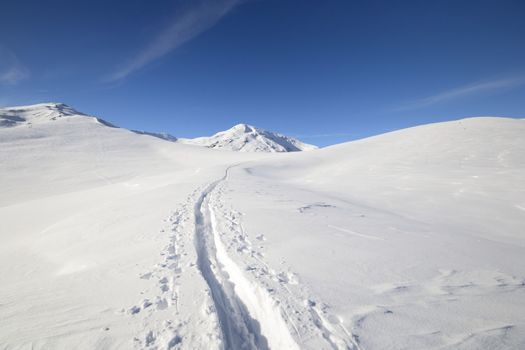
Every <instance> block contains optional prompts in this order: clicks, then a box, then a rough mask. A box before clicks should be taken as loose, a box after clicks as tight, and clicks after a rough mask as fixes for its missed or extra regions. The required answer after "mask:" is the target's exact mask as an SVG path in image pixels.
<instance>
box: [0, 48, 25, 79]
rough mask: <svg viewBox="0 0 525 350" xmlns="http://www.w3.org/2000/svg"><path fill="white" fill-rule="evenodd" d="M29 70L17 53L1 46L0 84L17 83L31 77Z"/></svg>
mask: <svg viewBox="0 0 525 350" xmlns="http://www.w3.org/2000/svg"><path fill="white" fill-rule="evenodd" d="M29 75H30V74H29V70H28V69H27V68H26V67H25V66H24V65H23V64H22V63H21V62H20V60H19V59H18V57H17V56H16V55H15V53H14V52H13V51H11V50H9V49H8V48H6V47H2V46H0V84H2V85H15V84H17V83H19V82H20V81H22V80H25V79H27V78H29Z"/></svg>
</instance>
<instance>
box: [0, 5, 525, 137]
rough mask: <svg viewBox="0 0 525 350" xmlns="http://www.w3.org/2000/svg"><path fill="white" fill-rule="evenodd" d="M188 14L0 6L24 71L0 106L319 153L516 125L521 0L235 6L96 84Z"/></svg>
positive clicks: (0, 25)
mask: <svg viewBox="0 0 525 350" xmlns="http://www.w3.org/2000/svg"><path fill="white" fill-rule="evenodd" d="M211 1H213V0H211ZM201 2H202V3H205V2H206V0H202V1H201ZM191 6H193V5H192V2H191V1H189V0H171V1H167V0H156V1H146V0H134V1H100V0H91V1H83V0H82V1H80V0H79V1H58V0H50V1H36V0H34V1H28V0H26V1H24V0H19V1H3V2H2V3H1V4H0V13H2V21H0V48H2V50H3V52H4V53H3V54H1V55H0V60H2V59H3V60H4V61H5V62H4V63H3V65H2V64H0V69H8V68H9V65H13V64H16V65H18V66H19V67H23V69H24V70H25V72H26V76H25V77H24V78H23V79H22V78H21V79H20V81H4V82H3V83H2V82H1V81H0V105H18V104H30V103H37V102H47V101H56V102H64V103H67V104H69V105H71V106H73V107H75V108H76V109H78V110H80V111H82V112H85V113H89V114H94V115H97V116H100V117H102V118H104V119H106V120H109V121H111V122H112V123H115V124H117V125H119V126H122V127H126V128H130V129H140V130H148V131H165V132H169V133H171V134H173V135H175V136H179V137H195V136H203V135H210V134H213V133H214V132H217V131H219V130H224V129H227V128H229V127H231V126H232V125H234V124H236V123H240V122H245V123H249V124H253V125H256V126H259V127H262V128H265V129H268V130H274V131H279V132H282V133H285V134H288V135H291V136H299V137H300V138H301V139H303V140H304V141H306V142H310V143H314V144H318V145H327V144H333V143H338V142H342V141H346V140H351V139H356V138H361V137H365V136H369V135H374V134H378V133H382V132H385V131H388V130H393V129H398V128H403V127H408V126H412V125H417V124H424V123H428V122H436V121H443V120H451V119H458V118H461V117H466V116H475V115H498V116H513V117H521V118H523V117H525V109H524V107H525V1H511V0H494V1H486V0H476V1H466V0H465V1H463V0H453V1H448V0H438V1H391V0H389V1H350V0H323V1H321V0H258V1H255V0H254V1H244V2H243V3H242V4H239V5H238V6H236V7H235V8H234V9H233V10H232V11H230V12H229V13H228V14H227V15H225V16H224V17H222V18H221V19H220V20H219V21H218V22H217V23H216V24H215V25H213V26H211V27H210V28H209V29H207V30H205V31H203V32H202V33H200V34H199V35H197V36H196V37H195V38H194V39H192V40H190V41H188V42H186V43H185V44H183V45H181V46H180V47H178V48H176V49H174V50H172V51H171V52H169V53H168V54H166V55H164V56H162V57H160V58H159V59H157V60H153V61H152V62H150V63H149V64H147V65H145V66H144V67H142V68H141V69H138V70H136V71H134V72H132V73H131V74H129V75H128V76H127V77H125V78H123V79H118V80H116V81H108V76H111V74H113V73H114V72H115V71H116V70H118V69H119V67H122V66H123V65H124V64H125V63H126V62H128V61H129V60H130V59H131V58H132V57H134V56H135V55H137V54H138V53H139V52H141V50H143V49H144V48H145V47H147V46H148V44H149V43H151V41H152V40H154V39H155V38H156V37H157V36H158V35H159V33H162V31H163V30H165V28H166V27H168V26H170V24H172V22H173V21H174V20H176V18H177V14H178V13H180V12H181V11H183V10H184V9H188V8H190V7H191ZM5 52H9V54H6V53H5ZM7 56H9V57H7ZM13 57H14V58H13ZM7 61H9V62H7ZM0 63H1V62H0ZM2 67H3V68H2ZM6 67H7V68H6ZM20 69H22V68H20ZM0 74H2V71H1V70H0ZM0 79H1V77H0ZM436 96H437V97H436Z"/></svg>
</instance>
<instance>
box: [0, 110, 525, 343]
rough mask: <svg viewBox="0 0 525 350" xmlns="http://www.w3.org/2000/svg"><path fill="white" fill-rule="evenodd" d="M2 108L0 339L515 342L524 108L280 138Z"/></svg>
mask: <svg viewBox="0 0 525 350" xmlns="http://www.w3.org/2000/svg"><path fill="white" fill-rule="evenodd" d="M0 116H1V119H0V120H1V121H2V125H3V126H4V127H0V243H1V244H0V348H6V349H25V348H29V349H32V348H33V349H73V348H74V349H98V348H105V349H154V348H157V349H214V350H219V349H225V348H226V349H237V348H243V349H250V350H253V349H306V350H309V349H316V350H317V349H330V350H333V349H351V350H359V349H369V350H379V349H381V350H382V349H393V350H397V349H496V348H497V349H505V350H507V349H509V350H510V349H523V348H525V322H524V319H523V314H524V313H525V272H524V271H525V260H524V259H523V256H525V237H524V235H523V232H525V199H524V196H523V194H524V193H525V182H524V181H523V179H524V178H525V156H524V155H525V138H524V137H523V135H524V134H525V120H517V119H511V118H468V119H463V120H458V121H453V122H446V123H436V124H430V125H423V126H418V127H414V128H410V129H404V130H399V131H396V132H391V133H387V134H383V135H379V136H375V137H371V138H367V139H363V140H359V141H354V142H348V143H344V144H340V145H336V146H332V147H327V148H324V149H321V150H319V151H316V152H292V153H285V154H274V153H259V152H218V151H215V150H210V149H208V148H206V147H196V146H193V145H186V144H183V143H181V142H166V141H164V140H161V139H159V138H157V137H150V136H148V135H139V134H137V133H133V132H130V131H129V130H126V129H122V128H115V127H107V126H106V124H105V123H102V122H100V120H99V119H96V118H94V117H89V116H86V115H84V114H81V113H78V112H76V111H74V110H71V109H70V108H69V107H67V106H63V105H60V104H44V105H39V106H26V107H16V108H5V109H2V110H0Z"/></svg>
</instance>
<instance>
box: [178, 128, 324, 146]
mask: <svg viewBox="0 0 525 350" xmlns="http://www.w3.org/2000/svg"><path fill="white" fill-rule="evenodd" d="M179 141H180V142H182V143H186V144H191V145H200V146H205V147H208V148H215V149H225V150H230V151H239V152H270V153H274V152H297V151H311V150H314V149H317V146H314V145H309V144H306V143H303V142H301V141H299V140H297V139H295V138H292V137H288V136H284V135H281V134H278V133H274V132H271V131H266V130H262V129H259V128H256V127H254V126H251V125H248V124H238V125H235V126H234V127H232V128H231V129H228V130H226V131H221V132H218V133H216V134H215V135H213V136H210V137H198V138H195V139H179Z"/></svg>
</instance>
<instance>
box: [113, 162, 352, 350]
mask: <svg viewBox="0 0 525 350" xmlns="http://www.w3.org/2000/svg"><path fill="white" fill-rule="evenodd" d="M235 166H238V165H233V166H230V167H228V168H227V169H226V170H225V174H224V176H223V177H222V178H220V179H218V180H216V181H214V182H212V183H210V184H209V185H207V186H205V187H204V188H200V189H197V190H195V191H194V192H193V193H192V194H191V195H189V196H188V198H187V200H186V202H185V204H184V205H183V206H182V207H181V208H180V209H178V210H177V211H175V212H174V213H173V214H172V215H170V217H169V218H168V219H167V220H166V227H165V228H164V229H162V230H161V233H166V232H167V233H168V235H169V243H168V245H167V246H166V247H165V248H164V249H163V251H162V252H161V254H160V255H161V257H162V261H161V262H159V263H158V264H156V265H155V266H154V267H153V268H152V269H151V270H150V271H147V272H145V273H143V274H141V275H140V276H139V277H140V278H141V279H146V280H149V279H156V280H157V287H156V288H155V290H145V291H144V292H143V293H141V294H144V295H149V296H150V297H145V298H142V300H141V301H140V302H139V303H137V304H136V305H133V306H131V307H129V308H128V309H127V310H125V309H124V310H122V311H123V313H125V314H126V315H128V316H129V317H142V328H141V329H140V330H138V331H137V332H136V333H137V335H136V337H135V338H134V340H133V342H134V345H135V348H137V349H181V348H183V349H228V350H229V349H235V350H237V349H243V350H244V349H246V350H252V349H261V350H265V349H335V350H339V349H350V350H360V347H359V344H358V338H357V337H356V336H354V335H353V334H351V333H350V332H349V331H348V330H347V328H346V327H345V326H344V324H343V322H342V321H341V320H340V319H338V318H337V317H335V316H334V315H331V314H330V312H329V311H330V310H329V309H330V308H329V306H328V305H325V304H323V303H318V302H316V301H314V298H312V297H311V296H310V295H309V292H308V290H307V288H306V287H305V286H303V285H301V283H299V279H298V276H297V275H296V274H295V273H293V272H291V271H290V269H287V268H285V266H284V265H285V261H284V259H283V261H282V263H281V265H282V266H280V270H278V271H276V270H274V269H272V268H271V267H270V266H269V265H268V264H267V263H266V262H265V261H264V251H262V246H254V245H253V244H252V243H251V240H250V238H249V237H248V235H247V234H246V232H245V231H244V228H243V226H242V222H241V221H240V217H241V216H242V215H243V214H242V213H240V212H237V211H235V210H234V209H233V208H229V207H228V206H227V205H225V203H224V200H223V198H222V197H223V195H224V193H225V187H226V184H227V181H228V177H229V172H230V170H231V169H232V168H233V167H235ZM254 239H255V240H258V241H261V240H264V239H265V238H264V235H263V234H259V235H257V236H256V237H254ZM234 257H235V258H234Z"/></svg>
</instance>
